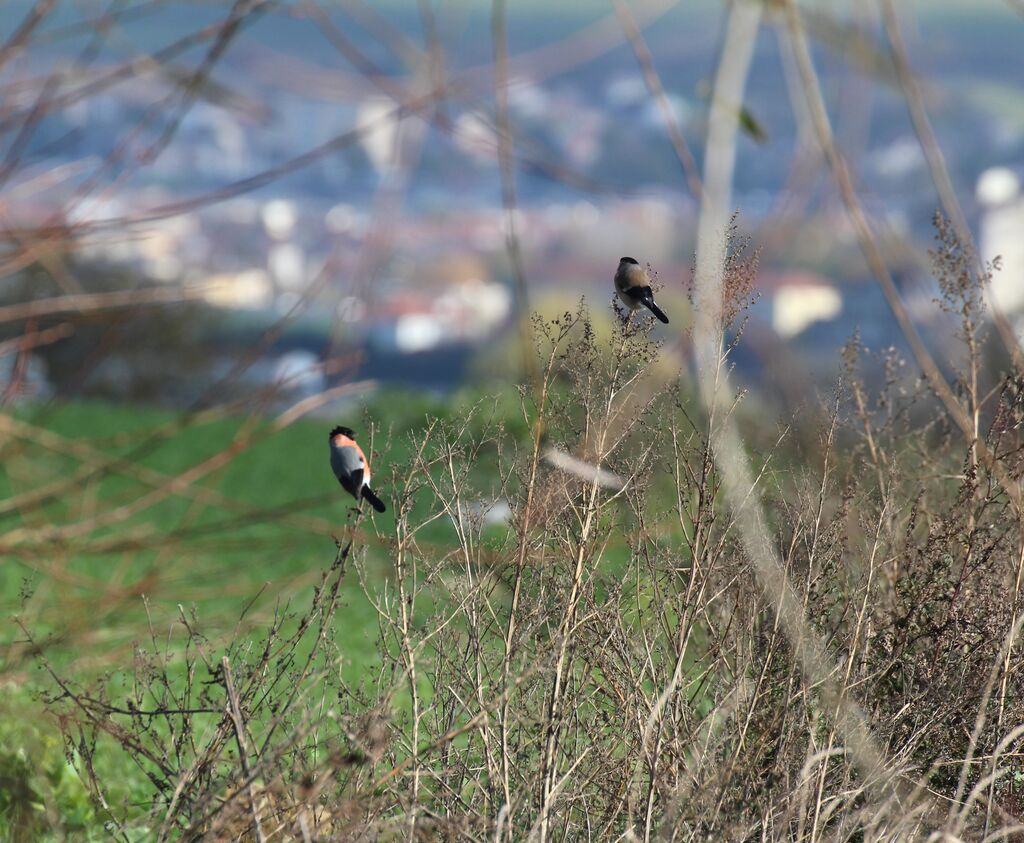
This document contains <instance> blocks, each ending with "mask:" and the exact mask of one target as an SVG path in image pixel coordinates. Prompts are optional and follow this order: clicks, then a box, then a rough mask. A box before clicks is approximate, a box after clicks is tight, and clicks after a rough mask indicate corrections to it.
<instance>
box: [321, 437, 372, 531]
mask: <svg viewBox="0 0 1024 843" xmlns="http://www.w3.org/2000/svg"><path fill="white" fill-rule="evenodd" d="M329 442H330V445H331V470H332V471H333V472H334V476H335V477H337V478H338V482H339V483H340V484H341V485H342V488H343V489H344V490H345V491H346V492H348V493H349V494H350V495H352V497H354V498H355V499H356V502H357V503H362V501H363V500H364V499H365V500H368V501H369V502H370V506H372V507H373V508H374V509H376V510H377V512H383V511H384V510H385V508H386V507H385V506H384V502H383V501H382V500H381V499H380V498H378V497H377V495H376V494H375V493H374V491H373V489H371V488H370V461H369V460H368V459H366V454H364V453H363V449H362V448H360V447H359V445H358V444H357V443H356V434H355V432H354V431H353V430H352V428H350V427H336V428H334V430H332V431H331V434H330V438H329Z"/></svg>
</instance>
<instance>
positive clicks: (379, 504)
mask: <svg viewBox="0 0 1024 843" xmlns="http://www.w3.org/2000/svg"><path fill="white" fill-rule="evenodd" d="M362 495H363V498H364V499H365V500H368V501H369V502H370V506H372V507H373V508H374V509H376V510H377V512H384V511H385V510H386V509H387V507H386V506H384V501H382V500H381V499H380V498H378V497H377V495H376V494H375V493H374V491H373V489H371V488H370V487H369V486H363V490H362Z"/></svg>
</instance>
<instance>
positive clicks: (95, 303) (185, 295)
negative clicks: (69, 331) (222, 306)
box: [0, 286, 203, 323]
mask: <svg viewBox="0 0 1024 843" xmlns="http://www.w3.org/2000/svg"><path fill="white" fill-rule="evenodd" d="M202 293H203V290H202V288H201V287H198V286H197V287H168V288H165V287H157V288H155V289H151V290H124V291H119V292H113V293H80V294H74V295H68V296H55V297H53V298H49V299H37V300H36V301H30V302H25V303H23V304H8V305H4V306H3V307H0V323H2V322H15V321H18V320H20V319H31V318H33V317H37V316H53V315H55V314H57V313H75V314H81V313H94V312H96V311H101V310H117V309H120V308H124V307H138V306H140V305H157V304H173V303H177V302H184V301H189V300H191V299H196V298H199V297H200V296H201V295H202Z"/></svg>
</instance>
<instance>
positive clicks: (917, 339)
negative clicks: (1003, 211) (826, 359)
mask: <svg viewBox="0 0 1024 843" xmlns="http://www.w3.org/2000/svg"><path fill="white" fill-rule="evenodd" d="M782 3H783V7H784V10H785V16H786V23H787V25H788V27H789V31H790V35H791V43H792V46H793V50H794V53H795V58H796V63H797V68H798V69H799V71H800V78H801V81H802V82H803V86H804V94H805V95H806V97H807V101H808V105H809V106H810V111H811V118H812V120H813V122H814V128H815V130H816V131H817V133H818V141H819V142H820V143H821V146H822V149H823V150H824V152H825V158H826V160H827V161H828V163H829V167H830V168H831V170H832V175H833V177H834V178H835V181H836V185H837V187H838V188H839V194H840V196H841V198H842V201H843V204H844V206H845V207H846V212H847V214H848V215H849V217H850V221H851V223H852V224H853V227H854V230H855V231H856V233H857V239H858V241H859V243H860V247H861V251H862V252H863V254H864V258H865V260H866V261H867V263H868V266H869V267H870V269H871V272H872V274H873V275H874V276H875V278H876V280H877V281H878V283H879V286H881V288H882V293H883V294H884V296H885V300H886V302H888V304H889V308H890V309H891V310H892V313H893V316H894V317H895V318H896V322H897V323H898V324H899V326H900V331H901V332H902V334H903V336H904V337H905V338H906V340H907V343H908V344H909V345H910V348H911V351H912V352H913V354H914V359H915V360H916V361H917V364H918V366H920V368H921V371H922V372H923V373H924V375H925V377H926V378H927V379H928V384H929V386H930V387H931V389H932V390H933V392H934V393H935V395H936V396H937V397H938V398H939V400H940V401H941V402H942V404H943V406H944V407H945V408H946V412H947V413H949V415H950V417H951V418H952V419H953V421H954V423H955V424H956V425H957V427H959V428H960V431H961V433H962V434H963V436H964V440H965V442H966V444H967V446H968V448H976V449H977V453H978V458H979V459H980V460H981V461H982V462H983V463H984V465H985V467H986V468H988V469H989V470H990V471H992V473H993V474H994V475H995V476H996V478H997V479H998V480H999V482H1000V484H1001V485H1002V487H1003V488H1004V490H1005V491H1006V494H1007V496H1008V497H1009V498H1010V500H1011V501H1012V502H1013V506H1014V509H1015V510H1016V512H1017V514H1018V516H1019V517H1024V494H1022V492H1021V489H1020V486H1019V484H1018V483H1017V481H1016V480H1014V479H1013V478H1012V477H1010V475H1009V474H1008V473H1007V471H1006V469H1005V467H1004V466H1003V465H1002V464H1001V463H1000V462H999V461H998V460H997V459H995V457H994V456H993V454H992V453H991V452H990V451H989V449H988V446H987V445H986V444H985V443H984V442H983V441H980V440H979V438H978V436H977V433H976V430H975V425H974V421H973V420H972V418H971V417H970V415H969V414H968V413H967V411H966V410H965V409H964V408H963V406H962V405H961V404H960V402H959V401H958V400H957V397H956V396H955V395H954V394H953V390H952V389H951V388H950V386H949V384H948V383H946V379H945V378H944V377H943V376H942V372H940V371H939V367H938V365H937V364H936V363H935V360H934V359H933V358H932V356H931V353H930V352H929V351H928V349H927V347H926V346H925V344H924V342H923V341H922V339H921V335H920V334H919V333H918V332H917V328H915V327H914V323H913V321H912V320H911V318H910V314H909V313H907V309H906V306H905V305H904V304H903V300H902V299H901V298H900V294H899V291H898V290H897V289H896V285H895V283H894V282H893V279H892V275H891V273H890V272H889V268H888V267H887V266H886V265H885V260H884V259H883V257H882V252H881V250H880V249H879V246H878V243H877V241H876V240H875V237H874V234H873V233H872V231H871V227H870V225H869V224H868V220H867V216H866V215H865V214H864V209H863V208H862V207H861V204H860V199H859V198H858V196H857V191H856V189H855V188H854V186H853V178H852V176H851V175H850V171H849V168H848V167H847V165H846V160H845V158H844V157H843V154H842V152H841V151H840V150H839V147H838V146H837V144H836V141H835V137H834V135H833V134H832V124H831V121H830V120H829V116H828V111H827V110H826V108H825V102H824V98H823V96H822V92H821V87H820V84H819V81H818V76H817V73H816V71H815V69H814V63H813V62H812V60H811V54H810V50H809V48H808V46H807V35H806V32H805V31H804V27H803V23H802V21H801V19H800V11H799V9H798V7H797V5H796V3H795V0H782Z"/></svg>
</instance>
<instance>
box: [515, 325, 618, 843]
mask: <svg viewBox="0 0 1024 843" xmlns="http://www.w3.org/2000/svg"><path fill="white" fill-rule="evenodd" d="M628 338H629V329H628V324H627V325H626V326H623V328H622V334H621V339H620V341H619V346H618V348H617V349H616V350H615V357H614V363H613V368H612V372H611V377H610V378H609V386H608V393H607V396H606V398H605V404H604V407H603V411H604V412H603V416H602V418H601V419H600V420H598V424H599V425H600V427H599V430H598V432H597V437H596V442H595V444H594V448H593V456H592V461H593V464H594V466H595V467H596V468H600V467H601V465H602V463H603V462H604V459H605V457H606V456H607V453H608V448H607V437H608V434H609V422H610V421H611V418H612V409H613V406H614V401H615V398H616V396H617V395H618V393H619V391H620V389H618V388H617V384H618V381H619V373H620V371H621V369H622V365H623V362H624V360H625V351H626V342H627V340H628ZM589 422H590V420H589V419H588V424H589ZM600 493H601V484H600V482H599V479H598V477H597V476H595V477H594V479H593V480H592V481H591V482H590V484H589V489H587V492H586V498H585V503H584V506H583V513H582V518H581V519H580V522H581V523H580V533H579V537H578V539H577V547H576V558H575V561H574V568H573V574H572V587H571V589H570V591H569V596H568V598H567V601H566V606H565V609H564V614H563V616H562V620H561V622H560V624H559V630H558V657H557V658H556V660H555V675H554V678H553V680H552V684H551V696H550V699H549V701H548V706H547V711H546V712H545V724H544V750H543V754H542V756H541V793H540V805H539V808H538V812H539V826H538V829H537V831H538V839H539V840H540V843H545V841H547V839H548V835H549V833H550V824H551V809H552V806H553V803H554V800H555V798H556V796H557V793H558V787H557V786H556V784H555V776H556V774H557V770H556V759H555V756H556V752H557V749H558V742H559V733H560V731H561V728H562V725H561V720H562V702H563V699H562V698H563V694H564V687H563V683H564V682H565V671H566V663H567V654H568V650H569V645H570V642H571V640H572V638H573V632H574V628H575V626H576V611H577V608H578V606H579V600H580V590H581V586H582V583H583V570H584V568H583V566H584V563H585V562H586V561H587V558H588V550H589V549H590V541H591V530H592V529H593V526H594V520H595V518H596V517H597V514H598V499H599V497H600ZM577 517H579V514H577ZM531 837H532V834H531Z"/></svg>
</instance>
